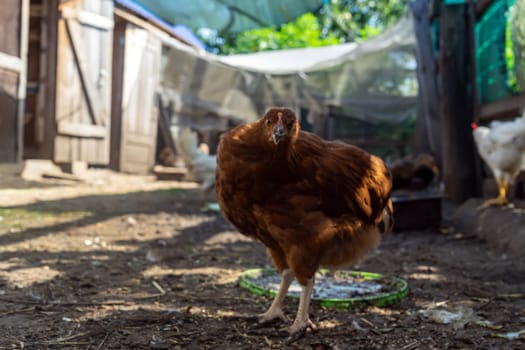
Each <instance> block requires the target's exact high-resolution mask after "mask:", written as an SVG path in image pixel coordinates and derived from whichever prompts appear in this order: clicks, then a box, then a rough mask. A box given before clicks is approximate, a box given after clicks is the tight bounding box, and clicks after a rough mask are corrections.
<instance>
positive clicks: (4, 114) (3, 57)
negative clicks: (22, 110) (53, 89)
mask: <svg viewBox="0 0 525 350" xmlns="http://www.w3.org/2000/svg"><path fill="white" fill-rule="evenodd" d="M21 4H22V1H21V0H3V1H2V10H1V11H0V161H2V162H15V161H17V160H18V158H19V154H18V152H20V150H19V149H18V147H19V145H18V137H19V136H18V129H19V124H18V110H19V107H18V95H19V75H20V72H21V70H22V65H23V62H22V61H21V60H20V59H19V55H20V33H21V25H22V21H21V16H20V14H21V7H22V5H21Z"/></svg>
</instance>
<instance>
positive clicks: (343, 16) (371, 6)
mask: <svg viewBox="0 0 525 350" xmlns="http://www.w3.org/2000/svg"><path fill="white" fill-rule="evenodd" d="M407 4H408V0H330V2H329V4H328V5H327V6H325V7H323V8H322V9H321V10H320V16H321V19H322V23H323V32H331V33H333V34H334V35H336V36H337V37H338V38H342V39H343V40H344V41H355V40H358V39H368V38H369V37H372V36H375V35H377V34H379V33H380V32H382V31H383V30H384V29H386V28H387V27H389V26H390V25H392V24H394V23H395V22H397V21H398V20H399V18H400V17H401V16H403V15H404V14H405V13H406V11H407Z"/></svg>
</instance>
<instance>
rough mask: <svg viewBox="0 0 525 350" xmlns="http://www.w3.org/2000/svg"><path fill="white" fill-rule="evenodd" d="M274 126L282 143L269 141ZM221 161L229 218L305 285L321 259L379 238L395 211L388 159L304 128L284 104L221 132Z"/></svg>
mask: <svg viewBox="0 0 525 350" xmlns="http://www.w3.org/2000/svg"><path fill="white" fill-rule="evenodd" d="M277 129H279V130H281V131H282V130H284V132H285V136H284V137H283V139H282V141H279V142H278V143H276V142H275V141H272V132H275V130H277ZM217 164H218V166H217V181H216V190H217V198H218V201H219V204H220V206H221V209H222V212H223V213H224V215H225V217H226V218H227V219H228V220H229V221H230V222H231V223H232V224H233V225H234V226H235V227H236V228H237V229H238V230H239V231H240V232H241V233H242V234H244V235H247V236H250V237H253V238H254V239H257V240H259V241H261V242H262V243H263V244H265V245H266V246H267V248H268V250H269V252H270V255H271V256H272V259H273V261H274V263H275V265H276V267H277V268H278V269H279V270H283V269H285V268H291V269H292V271H293V272H294V274H295V276H296V278H297V279H298V281H299V282H300V283H302V284H304V283H306V281H307V280H308V279H309V278H310V277H312V276H313V274H314V273H315V271H316V270H317V269H318V268H319V267H321V266H327V267H333V268H335V267H340V266H344V265H348V264H352V263H355V262H356V261H357V260H358V259H360V258H361V257H362V256H363V255H364V254H365V253H366V252H367V251H368V250H370V249H371V248H373V247H374V246H375V245H377V244H378V242H379V238H380V235H379V231H378V229H377V225H378V224H379V223H381V222H382V221H383V220H384V215H387V216H388V217H389V218H390V217H391V212H389V210H388V208H389V207H388V205H390V206H391V202H390V199H389V196H390V191H391V187H392V182H391V176H390V172H389V170H388V169H387V168H386V166H385V164H384V162H383V161H382V160H381V159H380V158H378V157H376V156H373V155H371V154H369V153H367V152H365V151H364V150H362V149H360V148H358V147H355V146H351V145H348V144H344V143H340V142H329V141H324V140H322V139H321V138H319V137H318V136H316V135H314V134H311V133H308V132H303V131H300V130H299V123H298V121H297V118H296V117H295V115H294V114H293V112H292V111H291V110H289V109H287V108H272V109H270V110H269V111H268V112H267V113H266V115H265V117H263V118H261V119H259V120H258V121H256V122H254V123H251V124H247V125H242V126H239V127H237V128H235V129H233V130H231V131H229V132H228V133H226V134H224V135H223V136H222V137H221V140H220V143H219V147H218V153H217ZM385 210H386V211H385ZM385 213H386V214H385Z"/></svg>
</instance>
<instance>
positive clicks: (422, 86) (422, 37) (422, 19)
mask: <svg viewBox="0 0 525 350" xmlns="http://www.w3.org/2000/svg"><path fill="white" fill-rule="evenodd" d="M410 8H411V10H412V13H413V14H414V32H415V34H416V40H417V45H416V59H417V65H418V68H417V80H418V83H419V106H418V115H417V122H416V137H415V148H416V150H415V151H416V152H415V153H423V152H428V153H430V154H432V155H433V156H434V159H435V160H436V162H437V164H438V166H439V168H440V169H441V166H442V161H441V136H440V134H441V132H440V125H439V94H438V84H437V72H436V61H435V59H434V48H433V47H432V38H431V35H430V19H429V11H428V1H426V0H415V1H413V2H411V3H410Z"/></svg>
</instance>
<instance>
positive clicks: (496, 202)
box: [478, 197, 513, 210]
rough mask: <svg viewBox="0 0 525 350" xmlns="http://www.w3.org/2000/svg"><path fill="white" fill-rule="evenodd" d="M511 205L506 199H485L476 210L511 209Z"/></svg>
mask: <svg viewBox="0 0 525 350" xmlns="http://www.w3.org/2000/svg"><path fill="white" fill-rule="evenodd" d="M512 206H513V205H512V204H511V203H509V201H508V200H507V198H501V197H497V198H493V199H487V200H486V201H485V202H483V204H482V205H480V206H479V207H478V210H483V209H487V208H488V207H512Z"/></svg>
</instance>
